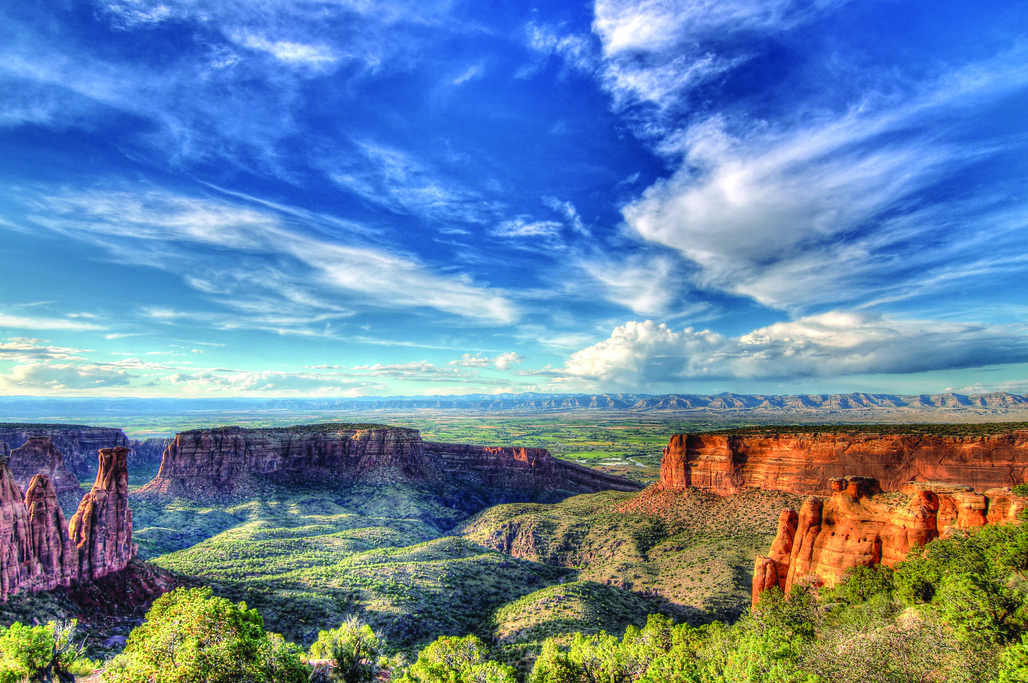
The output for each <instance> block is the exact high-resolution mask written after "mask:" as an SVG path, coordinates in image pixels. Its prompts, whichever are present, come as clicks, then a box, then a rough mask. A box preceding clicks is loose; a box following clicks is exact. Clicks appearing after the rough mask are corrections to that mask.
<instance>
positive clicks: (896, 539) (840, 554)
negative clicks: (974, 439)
mask: <svg viewBox="0 0 1028 683" xmlns="http://www.w3.org/2000/svg"><path fill="white" fill-rule="evenodd" d="M829 486H830V488H831V491H832V493H831V496H830V497H829V498H828V499H827V500H823V499H822V498H820V497H817V496H811V497H809V498H808V499H807V500H806V501H805V502H804V503H803V505H802V506H801V507H800V510H799V512H797V511H796V510H792V509H785V510H783V511H782V514H781V516H780V517H779V520H778V532H777V534H776V536H775V539H774V542H773V543H772V544H771V549H770V550H769V551H768V554H767V556H762V555H758V556H757V559H756V562H755V564H754V569H753V605H756V604H757V602H758V601H759V599H760V596H761V594H762V593H763V592H764V591H766V590H769V589H770V588H773V587H775V586H778V587H780V588H781V589H782V590H783V591H785V592H788V591H789V589H790V588H792V586H793V585H794V584H795V583H796V582H798V581H814V582H816V583H818V584H821V585H826V586H834V585H835V584H837V583H838V582H839V581H841V580H842V579H843V577H844V576H845V574H846V571H847V570H848V569H850V568H852V567H870V566H874V565H876V564H884V565H886V566H888V567H893V566H895V565H896V563H898V562H901V561H902V560H903V559H905V558H906V556H907V553H908V552H909V551H910V549H911V548H913V547H914V546H920V545H925V544H926V543H928V542H929V541H931V540H933V539H935V538H939V537H940V536H945V535H947V534H948V533H950V532H951V531H952V530H953V529H971V528H974V527H980V526H984V525H986V524H1012V523H1016V522H1017V515H1018V513H1020V512H1021V511H1022V510H1024V509H1025V508H1026V507H1028V501H1026V500H1025V499H1023V498H1021V497H1020V496H1017V495H1015V494H1013V493H1012V492H1011V491H1010V489H1007V488H994V489H990V490H988V491H985V492H984V493H975V491H974V489H973V488H972V487H970V486H960V485H956V484H943V483H936V482H910V483H908V484H907V485H905V486H904V487H903V489H902V490H901V491H899V492H893V493H882V491H881V487H880V486H879V482H878V481H877V480H875V479H873V478H870V477H858V476H853V477H846V478H833V479H831V480H830V481H829Z"/></svg>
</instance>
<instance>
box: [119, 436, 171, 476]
mask: <svg viewBox="0 0 1028 683" xmlns="http://www.w3.org/2000/svg"><path fill="white" fill-rule="evenodd" d="M173 441H174V439H168V438H164V437H152V438H149V439H145V440H143V441H137V440H132V441H130V442H129V448H131V449H132V452H131V453H129V455H128V466H129V469H130V470H132V471H133V472H136V473H138V472H139V471H140V470H142V471H144V472H146V471H148V470H150V471H152V470H157V469H158V468H160V466H161V458H163V457H164V451H165V450H166V449H167V448H168V446H170V445H171V444H172V442H173Z"/></svg>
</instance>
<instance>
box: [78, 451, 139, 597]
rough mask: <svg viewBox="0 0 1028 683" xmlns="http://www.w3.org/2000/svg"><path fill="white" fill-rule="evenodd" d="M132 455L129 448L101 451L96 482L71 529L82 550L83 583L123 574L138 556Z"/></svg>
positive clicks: (80, 569) (81, 574) (81, 504)
mask: <svg viewBox="0 0 1028 683" xmlns="http://www.w3.org/2000/svg"><path fill="white" fill-rule="evenodd" d="M128 453H129V449H128V448H103V449H101V450H100V467H99V469H98V471H97V474H96V482H95V483H94V484H93V488H92V489H91V490H90V491H89V493H87V494H86V495H85V496H84V497H83V498H82V502H81V503H79V507H78V510H77V511H76V512H75V516H74V517H72V518H71V524H70V525H69V526H68V531H69V535H70V538H71V542H72V543H74V544H75V545H76V546H77V548H78V561H79V567H78V569H79V571H78V575H79V578H80V579H81V580H83V581H92V580H94V579H99V578H100V577H101V576H106V575H107V574H110V573H111V572H117V571H121V570H122V569H124V568H125V565H127V564H128V562H129V560H131V559H132V558H133V557H134V556H135V554H136V546H134V545H133V544H132V510H130V509H129V499H128V466H127V465H126V463H125V458H126V456H128Z"/></svg>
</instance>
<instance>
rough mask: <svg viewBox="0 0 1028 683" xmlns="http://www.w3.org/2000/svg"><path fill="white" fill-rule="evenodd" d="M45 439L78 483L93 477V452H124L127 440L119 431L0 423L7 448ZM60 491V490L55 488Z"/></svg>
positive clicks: (58, 425) (94, 471) (67, 425)
mask: <svg viewBox="0 0 1028 683" xmlns="http://www.w3.org/2000/svg"><path fill="white" fill-rule="evenodd" d="M35 437H46V438H48V439H50V442H51V443H52V444H53V446H54V448H56V449H57V450H58V451H60V452H61V454H62V455H63V456H64V464H65V466H66V467H67V468H68V470H70V471H71V472H72V473H73V474H74V475H75V476H76V477H77V478H78V479H79V480H86V481H88V480H90V479H92V478H93V477H94V476H96V470H95V469H94V465H95V457H96V452H97V451H98V450H100V449H101V448H126V447H128V445H129V440H128V437H126V436H125V432H123V431H122V430H121V429H115V428H111V427H90V426H87V425H75V424H21V423H19V424H15V423H0V441H3V442H6V443H7V444H8V445H9V446H10V447H11V448H15V449H17V448H19V447H21V446H23V445H25V444H26V443H27V442H28V441H29V439H32V438H35ZM58 488H60V486H59V487H58Z"/></svg>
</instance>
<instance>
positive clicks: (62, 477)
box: [8, 436, 79, 493]
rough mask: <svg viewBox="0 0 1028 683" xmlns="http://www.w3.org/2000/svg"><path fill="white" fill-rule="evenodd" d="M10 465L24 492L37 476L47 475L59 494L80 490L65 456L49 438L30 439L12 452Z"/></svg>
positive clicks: (37, 437) (33, 437) (34, 437)
mask: <svg viewBox="0 0 1028 683" xmlns="http://www.w3.org/2000/svg"><path fill="white" fill-rule="evenodd" d="M8 465H9V466H10V468H11V473H12V474H13V475H14V481H15V482H16V483H17V484H18V486H19V487H20V488H21V489H23V490H27V488H28V486H29V482H30V481H32V478H33V477H34V476H36V475H37V474H45V475H46V476H47V477H48V478H49V480H50V483H51V484H52V486H53V488H54V489H56V490H57V492H58V493H64V492H65V491H78V490H79V480H78V479H77V478H76V477H75V475H74V474H72V473H71V472H69V471H68V469H67V468H66V467H65V466H64V456H63V455H61V452H60V451H59V450H57V448H56V447H55V446H54V444H53V442H52V441H50V437H48V436H32V437H29V438H28V440H27V441H25V445H24V446H22V447H21V448H15V449H14V450H13V451H11V453H10V459H9V460H8Z"/></svg>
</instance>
